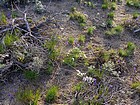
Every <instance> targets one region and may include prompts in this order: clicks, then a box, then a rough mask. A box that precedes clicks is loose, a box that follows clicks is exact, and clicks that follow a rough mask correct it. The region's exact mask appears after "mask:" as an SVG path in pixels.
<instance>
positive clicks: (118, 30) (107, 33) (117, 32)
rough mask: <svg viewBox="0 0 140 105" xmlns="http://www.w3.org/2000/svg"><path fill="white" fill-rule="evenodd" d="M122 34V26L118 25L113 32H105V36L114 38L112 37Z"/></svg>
mask: <svg viewBox="0 0 140 105" xmlns="http://www.w3.org/2000/svg"><path fill="white" fill-rule="evenodd" d="M122 32H123V27H122V26H120V25H118V26H116V27H114V28H112V29H111V30H109V31H106V32H105V35H106V36H107V37H112V36H114V35H120V34H121V33H122Z"/></svg>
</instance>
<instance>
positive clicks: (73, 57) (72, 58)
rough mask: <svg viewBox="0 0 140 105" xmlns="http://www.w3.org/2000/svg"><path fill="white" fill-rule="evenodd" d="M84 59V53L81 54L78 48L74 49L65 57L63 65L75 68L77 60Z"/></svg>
mask: <svg viewBox="0 0 140 105" xmlns="http://www.w3.org/2000/svg"><path fill="white" fill-rule="evenodd" d="M84 57H85V55H84V52H82V51H81V50H80V49H79V48H77V47H76V48H73V49H72V50H70V52H69V53H68V54H67V55H66V56H65V58H64V60H63V63H64V64H67V65H70V66H76V62H77V60H78V59H79V58H83V59H84Z"/></svg>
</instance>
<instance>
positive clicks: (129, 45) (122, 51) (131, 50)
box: [119, 42, 136, 57]
mask: <svg viewBox="0 0 140 105" xmlns="http://www.w3.org/2000/svg"><path fill="white" fill-rule="evenodd" d="M135 48H136V46H135V44H134V43H132V42H128V43H127V47H126V49H120V50H119V55H120V56H122V57H128V56H130V55H132V54H133V53H134V50H135Z"/></svg>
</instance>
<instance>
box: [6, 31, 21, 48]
mask: <svg viewBox="0 0 140 105" xmlns="http://www.w3.org/2000/svg"><path fill="white" fill-rule="evenodd" d="M18 39H19V37H18V36H16V35H14V34H10V32H7V33H6V35H5V37H4V44H5V46H7V47H10V46H11V45H12V44H13V43H14V42H15V41H17V40H18Z"/></svg>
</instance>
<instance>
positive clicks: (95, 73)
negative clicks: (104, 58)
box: [87, 66, 104, 80]
mask: <svg viewBox="0 0 140 105" xmlns="http://www.w3.org/2000/svg"><path fill="white" fill-rule="evenodd" d="M103 74H104V71H103V70H98V69H96V68H95V67H94V66H89V67H88V71H87V76H90V77H94V78H97V79H99V80H101V79H102V78H103Z"/></svg>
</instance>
